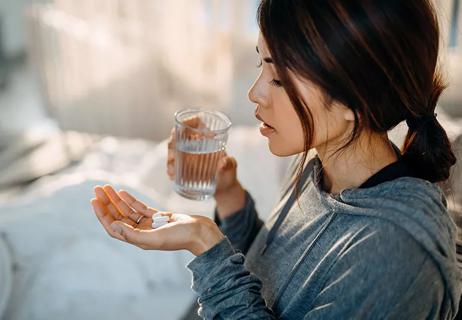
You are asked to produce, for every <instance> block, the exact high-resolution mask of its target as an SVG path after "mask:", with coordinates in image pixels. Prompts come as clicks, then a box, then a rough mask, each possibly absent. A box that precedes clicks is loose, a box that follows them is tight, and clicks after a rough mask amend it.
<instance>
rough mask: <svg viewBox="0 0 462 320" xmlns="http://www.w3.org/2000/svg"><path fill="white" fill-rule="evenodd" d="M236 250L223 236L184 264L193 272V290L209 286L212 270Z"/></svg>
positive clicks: (223, 262) (222, 264) (200, 289)
mask: <svg viewBox="0 0 462 320" xmlns="http://www.w3.org/2000/svg"><path fill="white" fill-rule="evenodd" d="M235 254H236V252H235V250H234V248H233V246H232V245H231V242H230V241H229V240H228V238H227V237H225V238H224V239H223V240H221V241H220V242H219V243H217V244H216V245H215V246H213V247H212V248H210V249H209V250H207V251H206V252H204V253H203V254H201V255H200V256H197V257H196V258H194V259H193V260H192V261H191V262H189V263H188V265H187V266H186V267H187V268H188V269H189V270H190V271H191V272H192V274H193V290H194V291H196V292H199V293H200V292H203V291H205V290H207V288H206V287H207V286H210V283H212V282H213V281H211V280H213V279H211V278H212V277H214V274H215V273H216V272H214V271H215V270H217V269H220V268H222V267H223V266H224V265H225V264H226V260H227V259H229V258H230V257H231V256H233V255H235Z"/></svg>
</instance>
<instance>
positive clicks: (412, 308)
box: [188, 228, 456, 320]
mask: <svg viewBox="0 0 462 320" xmlns="http://www.w3.org/2000/svg"><path fill="white" fill-rule="evenodd" d="M388 231H389V230H388V229H387V228H383V229H382V230H381V231H370V230H369V231H365V230H360V231H358V232H357V233H356V234H354V235H352V236H351V237H350V238H349V239H348V241H347V242H346V243H344V244H339V245H338V247H341V249H340V250H338V251H336V252H335V253H334V255H335V256H336V258H335V259H333V263H332V264H331V266H330V267H329V268H327V271H326V272H325V273H323V274H322V275H321V274H318V276H322V277H323V279H321V280H320V281H321V286H320V287H319V288H303V287H302V288H300V290H299V291H298V293H297V295H296V296H295V297H294V299H295V302H293V303H295V305H294V304H293V305H292V306H291V307H292V308H293V310H292V312H293V313H296V314H297V316H296V317H295V318H296V319H305V320H312V319H450V318H452V317H453V316H454V315H455V312H456V310H445V309H444V307H443V306H444V302H443V301H444V299H445V286H444V284H443V281H442V279H441V277H440V276H439V272H440V271H439V269H438V268H437V267H436V264H435V263H434V261H433V260H432V259H431V258H430V256H428V255H427V254H426V253H425V252H424V251H423V250H422V248H421V247H420V246H419V245H418V244H417V243H416V242H414V241H413V239H410V237H409V236H405V235H403V234H401V235H399V234H397V233H396V232H394V233H390V232H388ZM244 260H245V257H244V255H243V254H242V253H239V252H236V251H235V250H234V249H233V247H232V245H231V243H230V242H229V240H228V239H227V238H225V239H224V240H222V241H221V242H220V243H219V244H217V245H216V246H215V247H213V248H212V249H210V250H209V251H207V252H205V253H204V254H202V255H200V256H198V257H196V258H195V259H194V260H193V261H191V262H190V263H189V264H188V268H189V269H190V270H191V271H192V273H193V285H192V288H193V290H194V291H195V292H196V293H197V294H198V296H199V299H198V302H199V305H200V309H199V314H200V315H201V316H202V317H203V319H278V316H277V315H275V314H274V313H273V311H272V310H271V309H270V308H268V307H267V305H266V302H265V300H264V299H263V297H262V295H261V288H262V283H261V281H260V280H259V279H258V277H256V276H255V275H253V274H251V273H250V272H249V271H248V270H247V269H246V268H245V266H244ZM306 276H307V277H308V276H309V275H306ZM312 290H316V291H317V292H318V293H317V294H316V295H315V296H314V297H313V296H311V294H310V291H312ZM292 315H293V314H292Z"/></svg>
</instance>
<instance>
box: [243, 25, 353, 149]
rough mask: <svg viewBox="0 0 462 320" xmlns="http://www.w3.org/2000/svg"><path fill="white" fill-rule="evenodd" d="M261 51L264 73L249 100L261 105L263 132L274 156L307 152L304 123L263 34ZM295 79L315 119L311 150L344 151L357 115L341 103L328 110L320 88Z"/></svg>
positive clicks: (254, 86)
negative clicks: (342, 148) (341, 149)
mask: <svg viewBox="0 0 462 320" xmlns="http://www.w3.org/2000/svg"><path fill="white" fill-rule="evenodd" d="M257 50H258V53H259V55H260V59H261V61H262V65H261V72H260V75H259V76H258V77H257V79H256V80H255V83H254V84H253V85H252V87H251V88H250V90H249V99H250V100H251V101H252V102H254V103H255V104H256V105H257V108H256V110H255V115H256V117H257V118H258V119H259V120H260V121H262V125H261V127H260V132H261V133H262V135H264V136H266V137H267V138H268V145H269V148H270V150H271V152H272V153H273V154H274V155H277V156H281V157H283V156H290V155H294V154H297V153H300V152H303V151H304V137H303V129H302V125H301V122H300V120H299V118H298V115H297V113H296V111H295V109H294V107H293V105H292V103H291V101H290V99H289V96H288V95H287V93H286V91H285V90H284V87H283V86H281V84H280V83H279V78H278V75H277V74H276V69H275V67H274V64H273V63H272V59H271V55H270V53H269V51H268V47H267V45H266V43H265V40H264V38H263V37H262V35H261V34H260V35H259V37H258V46H257ZM291 75H292V79H293V81H294V83H295V85H296V87H297V89H298V90H299V92H300V94H301V98H302V100H303V101H304V102H305V104H306V105H307V106H308V108H309V111H310V112H311V114H312V116H313V124H314V137H313V144H312V146H311V148H321V147H323V148H325V147H328V146H332V147H334V148H335V146H336V145H337V144H338V147H340V146H341V145H342V142H343V140H342V138H344V137H345V135H346V134H348V133H349V132H350V131H351V130H352V128H353V122H352V121H353V120H354V115H353V112H352V111H351V110H349V109H348V108H346V107H344V106H342V105H339V104H337V103H334V104H332V105H331V107H330V108H327V107H326V106H325V103H324V100H323V95H322V94H321V91H320V90H319V89H318V87H317V86H315V85H314V84H313V83H311V82H309V81H307V80H302V79H299V78H297V77H296V76H295V75H294V74H291ZM318 152H320V150H318Z"/></svg>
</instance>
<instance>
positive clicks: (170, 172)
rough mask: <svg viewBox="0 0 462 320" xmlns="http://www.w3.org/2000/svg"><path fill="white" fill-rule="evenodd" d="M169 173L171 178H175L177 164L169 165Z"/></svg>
mask: <svg viewBox="0 0 462 320" xmlns="http://www.w3.org/2000/svg"><path fill="white" fill-rule="evenodd" d="M167 175H168V176H169V178H170V180H173V178H175V166H174V165H167Z"/></svg>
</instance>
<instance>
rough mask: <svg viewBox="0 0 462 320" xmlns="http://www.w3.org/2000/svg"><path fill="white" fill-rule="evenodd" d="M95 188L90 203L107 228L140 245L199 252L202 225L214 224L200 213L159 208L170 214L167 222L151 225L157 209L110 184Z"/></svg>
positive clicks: (113, 234) (116, 235)
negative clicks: (180, 212) (156, 225)
mask: <svg viewBox="0 0 462 320" xmlns="http://www.w3.org/2000/svg"><path fill="white" fill-rule="evenodd" d="M94 191H95V195H96V198H94V199H92V200H91V204H92V206H93V209H94V211H95V214H96V216H97V218H98V220H99V221H100V223H101V224H102V225H103V227H104V229H105V230H106V232H107V233H108V234H109V235H110V236H111V237H113V238H116V239H119V240H121V241H124V242H128V243H130V244H133V245H135V246H137V247H140V248H142V249H146V250H183V249H186V250H189V251H191V252H193V253H195V252H199V250H200V248H199V247H200V246H201V242H200V238H201V236H202V235H201V232H202V231H203V230H204V228H202V227H203V226H206V225H208V226H210V225H212V224H214V223H213V221H212V220H211V219H209V218H207V217H203V216H196V215H187V214H178V213H170V212H162V213H161V214H162V215H164V216H168V217H169V223H168V224H166V225H164V226H162V227H160V228H156V229H153V228H152V216H153V214H155V213H157V212H158V210H156V209H154V208H150V207H148V206H147V205H146V204H144V203H142V202H141V201H139V200H137V199H136V198H135V197H134V196H132V195H131V194H129V193H128V192H126V191H123V190H121V191H119V192H117V191H116V190H114V188H113V187H112V186H110V185H106V186H104V187H101V186H96V187H95V189H94ZM137 222H138V223H137Z"/></svg>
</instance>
